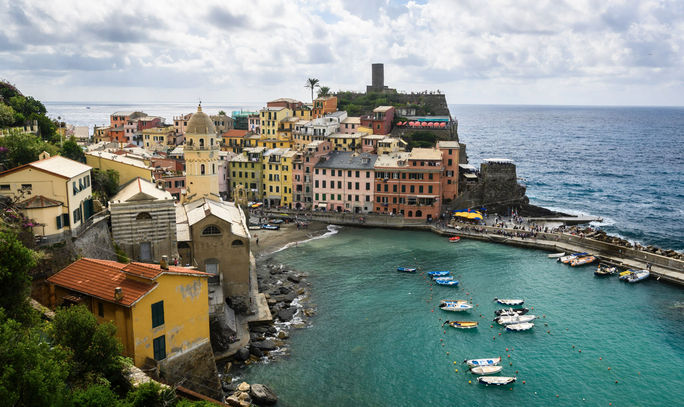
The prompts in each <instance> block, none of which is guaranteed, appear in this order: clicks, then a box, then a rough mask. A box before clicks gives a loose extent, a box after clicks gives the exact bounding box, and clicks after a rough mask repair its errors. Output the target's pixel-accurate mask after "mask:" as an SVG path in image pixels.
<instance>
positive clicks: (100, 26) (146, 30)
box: [81, 12, 167, 43]
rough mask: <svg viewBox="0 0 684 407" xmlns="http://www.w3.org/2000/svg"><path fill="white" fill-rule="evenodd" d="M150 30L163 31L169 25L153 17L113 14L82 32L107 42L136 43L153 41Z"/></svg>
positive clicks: (89, 25) (86, 26) (85, 27)
mask: <svg viewBox="0 0 684 407" xmlns="http://www.w3.org/2000/svg"><path fill="white" fill-rule="evenodd" d="M150 28H153V29H157V30H163V29H165V28H167V25H166V23H164V22H163V21H162V20H160V19H159V18H157V17H155V16H153V15H134V14H119V13H116V12H112V13H111V14H109V15H108V16H107V17H105V18H104V20H103V21H97V22H93V23H88V24H86V25H85V26H84V27H82V28H81V30H83V31H85V32H86V33H89V34H93V35H94V36H95V37H96V38H97V39H99V40H102V41H106V42H119V43H136V42H146V41H149V40H152V36H151V32H150V31H151V30H150Z"/></svg>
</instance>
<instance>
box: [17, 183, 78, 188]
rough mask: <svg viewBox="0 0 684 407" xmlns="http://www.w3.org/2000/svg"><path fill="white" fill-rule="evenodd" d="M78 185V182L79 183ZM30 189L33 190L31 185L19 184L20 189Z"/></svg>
mask: <svg viewBox="0 0 684 407" xmlns="http://www.w3.org/2000/svg"><path fill="white" fill-rule="evenodd" d="M79 183H80V181H79ZM32 188H33V185H31V184H21V189H28V190H30V189H32Z"/></svg>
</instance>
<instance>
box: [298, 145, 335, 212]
mask: <svg viewBox="0 0 684 407" xmlns="http://www.w3.org/2000/svg"><path fill="white" fill-rule="evenodd" d="M331 150H332V145H331V144H330V142H329V141H327V140H317V141H313V142H311V143H309V144H307V145H306V146H305V147H304V148H303V149H302V151H301V152H300V154H299V155H297V156H295V157H294V159H293V164H292V201H293V203H294V208H296V209H311V208H312V206H313V173H314V167H315V166H316V164H318V163H319V162H320V161H321V158H322V157H324V156H326V155H327V154H328V153H330V151H331Z"/></svg>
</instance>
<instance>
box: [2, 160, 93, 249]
mask: <svg viewBox="0 0 684 407" xmlns="http://www.w3.org/2000/svg"><path fill="white" fill-rule="evenodd" d="M90 170H91V167H89V166H87V165H85V164H82V163H79V162H77V161H73V160H70V159H68V158H64V157H62V156H55V157H50V158H46V159H43V160H39V161H34V162H32V163H29V164H25V165H22V166H19V167H16V168H12V169H10V170H7V171H5V172H2V173H0V195H4V196H9V197H11V198H13V199H15V200H17V201H18V206H19V207H20V208H21V209H22V210H23V211H24V214H25V216H27V217H29V218H30V219H33V220H34V221H35V222H36V223H37V224H36V225H35V226H34V227H33V233H34V235H36V236H41V237H44V238H47V239H55V240H57V239H61V238H62V237H63V236H64V234H65V233H66V232H68V231H71V230H76V229H77V228H79V227H80V226H81V225H82V224H83V223H84V222H85V221H86V220H88V218H90V217H91V216H92V215H93V203H92V189H91V186H90V185H91V177H90Z"/></svg>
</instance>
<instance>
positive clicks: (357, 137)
mask: <svg viewBox="0 0 684 407" xmlns="http://www.w3.org/2000/svg"><path fill="white" fill-rule="evenodd" d="M364 135H365V134H363V133H352V134H345V133H334V134H331V135H330V136H329V137H328V140H330V143H331V144H332V147H333V150H335V151H358V150H361V137H362V136H364Z"/></svg>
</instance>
